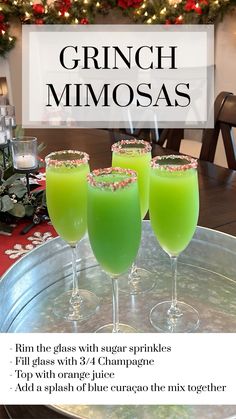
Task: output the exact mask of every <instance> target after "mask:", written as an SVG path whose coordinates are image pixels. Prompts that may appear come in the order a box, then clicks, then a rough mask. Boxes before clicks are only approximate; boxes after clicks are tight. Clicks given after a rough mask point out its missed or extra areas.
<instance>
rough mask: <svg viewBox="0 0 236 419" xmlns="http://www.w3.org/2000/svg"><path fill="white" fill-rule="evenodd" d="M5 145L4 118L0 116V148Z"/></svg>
mask: <svg viewBox="0 0 236 419" xmlns="http://www.w3.org/2000/svg"><path fill="white" fill-rule="evenodd" d="M6 144H7V133H6V121H5V116H0V146H4V145H6Z"/></svg>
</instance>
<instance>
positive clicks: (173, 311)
mask: <svg viewBox="0 0 236 419" xmlns="http://www.w3.org/2000/svg"><path fill="white" fill-rule="evenodd" d="M170 262H171V274H172V301H171V306H170V308H169V310H168V315H169V317H170V319H171V320H172V321H173V320H176V319H177V318H178V317H180V316H182V312H181V310H180V309H179V308H178V307H177V256H170Z"/></svg>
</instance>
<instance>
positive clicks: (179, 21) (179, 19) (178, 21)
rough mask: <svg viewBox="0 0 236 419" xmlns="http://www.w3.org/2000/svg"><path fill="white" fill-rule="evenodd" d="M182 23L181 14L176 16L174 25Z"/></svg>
mask: <svg viewBox="0 0 236 419" xmlns="http://www.w3.org/2000/svg"><path fill="white" fill-rule="evenodd" d="M182 23H183V18H182V16H178V17H177V18H176V19H175V24H176V25H182Z"/></svg>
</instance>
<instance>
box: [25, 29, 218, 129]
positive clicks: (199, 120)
mask: <svg viewBox="0 0 236 419" xmlns="http://www.w3.org/2000/svg"><path fill="white" fill-rule="evenodd" d="M213 51H214V42H213V27H212V25H208V26H205V25H201V26H198V25H186V26H184V25H183V26H181V27H179V26H178V27H176V26H165V25H151V26H148V25H130V26H128V25H105V26H102V25H91V26H90V25H86V26H84V25H79V26H71V25H46V26H43V27H42V26H38V25H26V26H23V60H22V61H23V71H22V74H23V106H22V108H23V126H24V127H32V126H33V127H48V126H49V127H50V126H51V127H55V126H58V127H67V126H72V127H93V128H121V127H126V128H128V127H130V125H132V126H133V127H134V128H139V127H141V128H156V126H159V127H160V128H163V127H168V128H169V127H173V128H177V127H188V128H191V127H194V128H196V127H198V128H199V127H206V126H208V127H209V126H213V121H212V115H213V113H212V105H213V95H214V77H213V70H214V53H213Z"/></svg>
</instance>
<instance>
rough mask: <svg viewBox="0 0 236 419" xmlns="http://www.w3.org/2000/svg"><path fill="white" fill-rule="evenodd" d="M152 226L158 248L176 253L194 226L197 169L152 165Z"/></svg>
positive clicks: (191, 233) (195, 223) (192, 231)
mask: <svg viewBox="0 0 236 419" xmlns="http://www.w3.org/2000/svg"><path fill="white" fill-rule="evenodd" d="M149 212H150V219H151V225H152V228H153V230H154V233H155V234H156V236H157V239H158V241H159V243H160V245H161V247H162V248H163V249H164V250H165V251H166V252H167V253H169V254H170V255H173V256H174V255H178V254H179V253H181V252H182V251H183V250H184V249H185V248H186V247H187V245H188V243H189V242H190V240H191V239H192V237H193V234H194V231H195V229H196V225H197V220H198V212H199V193H198V178H197V171H196V169H194V168H190V169H188V170H173V171H171V170H165V169H163V168H162V169H160V168H151V175H150V205H149Z"/></svg>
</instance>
